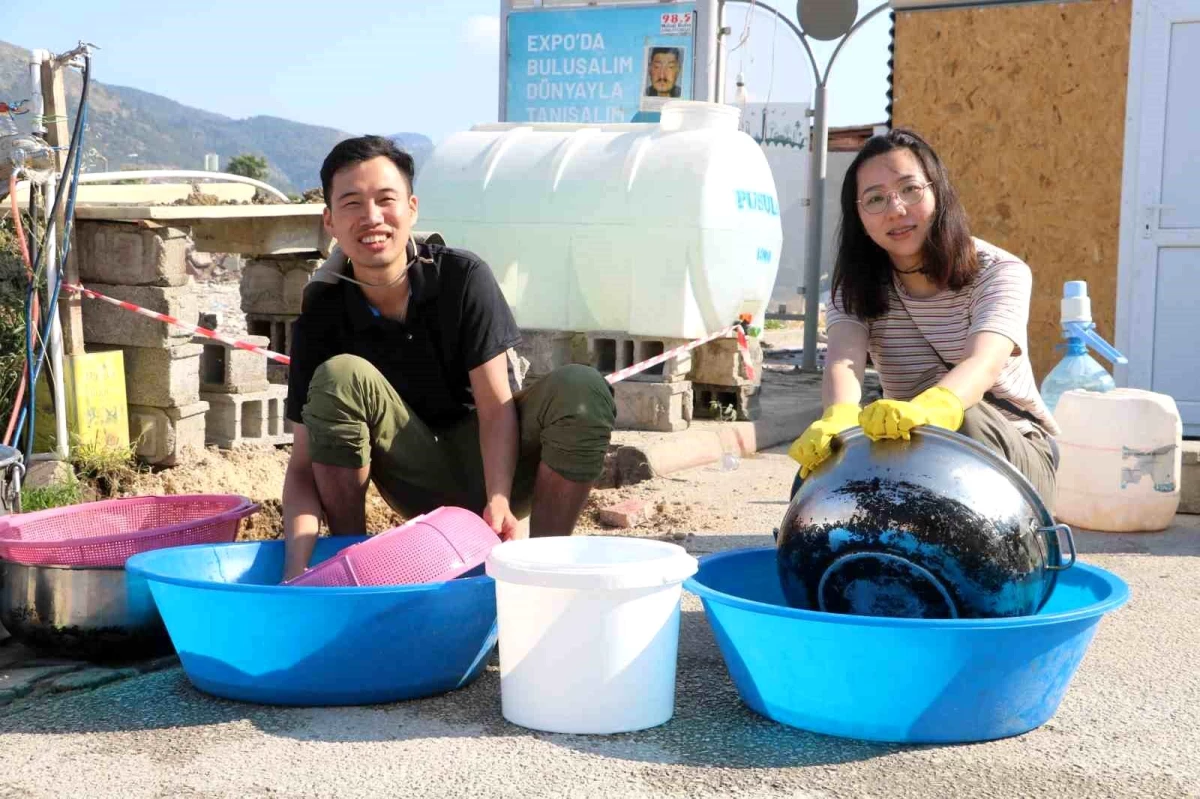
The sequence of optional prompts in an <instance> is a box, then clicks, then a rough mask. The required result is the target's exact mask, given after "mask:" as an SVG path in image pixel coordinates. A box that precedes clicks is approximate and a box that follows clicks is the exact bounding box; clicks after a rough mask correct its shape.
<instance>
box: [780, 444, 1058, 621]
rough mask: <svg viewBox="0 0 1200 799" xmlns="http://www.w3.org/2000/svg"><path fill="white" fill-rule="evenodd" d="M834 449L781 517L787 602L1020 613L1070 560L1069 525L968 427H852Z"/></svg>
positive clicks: (915, 613)
mask: <svg viewBox="0 0 1200 799" xmlns="http://www.w3.org/2000/svg"><path fill="white" fill-rule="evenodd" d="M833 450H834V453H833V455H832V456H831V457H830V458H829V460H827V461H826V462H825V463H823V464H822V465H821V466H820V467H818V469H817V470H816V471H814V472H813V473H812V474H810V475H809V477H808V479H807V480H805V482H804V484H803V485H802V486H801V487H800V490H799V491H797V493H796V495H795V496H794V497H793V498H792V502H791V504H790V505H789V506H788V510H787V512H786V514H785V515H784V518H783V522H782V524H781V525H780V529H779V534H778V538H777V545H778V566H779V577H780V581H781V583H782V586H783V590H784V594H785V595H786V597H787V600H788V602H789V604H791V605H792V606H794V607H802V608H808V609H812V610H825V611H830V612H837V613H856V614H861V615H872V616H899V617H922V618H959V617H961V618H990V617H998V616H1022V615H1028V614H1032V613H1036V612H1037V611H1038V610H1039V609H1041V607H1042V606H1043V605H1044V604H1045V602H1046V600H1047V599H1049V597H1050V594H1051V592H1052V591H1053V590H1054V584H1055V582H1056V578H1057V573H1058V572H1059V571H1062V570H1063V569H1066V568H1069V567H1070V566H1071V565H1072V564H1073V563H1074V562H1075V545H1074V542H1073V541H1072V539H1071V530H1070V528H1069V527H1067V526H1066V525H1061V524H1055V522H1054V519H1053V518H1052V517H1051V516H1050V513H1049V512H1048V511H1047V510H1046V506H1045V505H1044V504H1043V503H1042V500H1041V498H1040V497H1039V496H1038V494H1037V491H1036V490H1034V488H1033V486H1032V485H1030V483H1029V481H1028V480H1026V479H1025V477H1024V476H1023V475H1021V474H1020V472H1018V471H1017V470H1016V469H1014V468H1013V467H1012V466H1011V465H1010V464H1009V463H1008V462H1007V461H1005V460H1004V459H1003V458H1001V457H1000V456H998V455H996V454H995V453H993V452H992V451H991V450H989V449H988V448H987V447H985V446H983V445H982V444H979V443H977V442H975V441H972V440H971V439H969V438H967V437H965V436H962V435H959V434H957V433H952V432H950V431H948V430H943V429H941V428H937V427H919V428H917V429H915V430H913V431H912V438H911V440H909V441H878V442H872V441H871V440H870V439H869V438H867V436H866V434H864V433H863V432H862V429H861V428H857V427H856V428H852V429H851V430H848V431H846V432H844V433H842V434H841V435H839V436H837V437H836V438H835V439H834V443H833ZM1060 536H1061V537H1063V538H1065V541H1066V543H1067V548H1068V550H1069V553H1070V554H1069V557H1068V558H1067V559H1065V560H1064V558H1063V555H1062V546H1061V544H1060Z"/></svg>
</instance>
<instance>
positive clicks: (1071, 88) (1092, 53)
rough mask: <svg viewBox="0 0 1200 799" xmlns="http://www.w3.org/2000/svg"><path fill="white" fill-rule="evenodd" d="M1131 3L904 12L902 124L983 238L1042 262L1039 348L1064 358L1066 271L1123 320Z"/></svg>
mask: <svg viewBox="0 0 1200 799" xmlns="http://www.w3.org/2000/svg"><path fill="white" fill-rule="evenodd" d="M1130 3H1131V0H1086V1H1081V2H1070V3H1040V4H1031V5H1017V6H1004V7H991V8H977V9H952V10H942V11H909V12H899V13H897V15H896V17H897V19H896V33H895V35H896V55H895V73H894V89H893V91H894V105H893V120H894V122H893V124H895V125H896V126H907V127H912V128H914V129H915V130H917V131H918V132H919V133H921V135H923V136H925V137H926V138H927V139H928V140H929V141H930V142H931V143H932V144H933V146H934V148H935V149H936V150H937V151H938V154H939V155H940V156H941V157H942V159H943V160H944V161H945V162H946V164H947V166H948V167H949V169H950V173H951V178H952V180H953V181H954V183H955V186H956V187H957V188H958V191H959V194H960V195H961V197H962V199H963V202H964V203H965V205H966V208H967V213H968V214H969V216H970V219H971V228H972V232H973V233H974V234H975V235H976V236H979V237H980V238H984V239H987V240H989V241H991V242H993V243H994V244H996V245H998V246H1000V247H1003V248H1004V249H1006V250H1008V251H1010V252H1012V253H1014V254H1016V255H1018V256H1020V257H1021V258H1023V259H1024V260H1025V261H1026V262H1027V263H1028V264H1029V265H1030V267H1031V268H1032V269H1033V274H1034V299H1033V303H1032V306H1031V308H1030V325H1029V344H1030V356H1031V357H1032V359H1033V366H1034V372H1035V374H1036V375H1037V377H1038V380H1039V381H1040V380H1041V379H1042V378H1043V377H1044V376H1045V374H1046V372H1047V371H1049V369H1050V368H1052V367H1053V365H1054V363H1055V362H1056V361H1057V357H1058V354H1057V353H1056V352H1055V350H1054V345H1055V344H1057V343H1058V342H1059V331H1058V322H1059V306H1058V300H1059V297H1060V296H1061V294H1062V284H1063V281H1065V280H1086V281H1087V282H1088V291H1089V293H1090V294H1091V296H1092V312H1093V315H1094V316H1095V318H1096V323H1097V326H1098V327H1099V331H1100V333H1101V335H1103V336H1104V337H1105V338H1107V339H1108V340H1110V341H1111V340H1112V338H1113V332H1114V327H1115V321H1116V296H1117V242H1118V228H1119V223H1120V200H1121V162H1122V157H1123V148H1124V135H1125V126H1124V118H1125V85H1126V76H1127V70H1128V64H1129V27H1130Z"/></svg>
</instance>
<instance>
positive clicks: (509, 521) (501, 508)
mask: <svg viewBox="0 0 1200 799" xmlns="http://www.w3.org/2000/svg"><path fill="white" fill-rule="evenodd" d="M483 520H484V521H485V522H487V523H488V526H489V527H491V528H492V531H493V532H495V533H496V535H498V536H500V540H501V541H511V540H513V539H515V538H516V537H517V530H518V527H519V525H518V522H517V517H516V516H513V513H512V510H511V509H510V508H509V507H508V500H507V499H505V498H504V497H492V500H491V502H489V503H488V504H487V507H486V508H484V509H483Z"/></svg>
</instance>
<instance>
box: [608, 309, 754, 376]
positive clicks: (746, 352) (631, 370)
mask: <svg viewBox="0 0 1200 799" xmlns="http://www.w3.org/2000/svg"><path fill="white" fill-rule="evenodd" d="M731 331H733V332H736V333H737V340H738V349H739V350H741V353H742V362H743V365H744V366H745V369H746V377H747V378H749V379H750V380H753V379H754V366H753V365H751V361H750V344H749V343H748V342H747V341H746V334H745V333H744V332H742V326H741V325H740V324H736V325H730V326H729V327H726V328H724V329H722V330H718V331H717V332H716V333H713V334H712V335H711V336H709V337H708V338H698V339H696V340H695V341H689V342H688V343H687V344H681V345H680V346H678V347H675V348H674V349H670V350H667V351H666V352H664V353H663V354H661V355H655V356H654V357H653V358H648V359H646V360H644V361H642V362H640V363H635V364H633V365H632V366H627V367H625V368H624V369H618V370H617V371H615V372H613V373H612V374H608V375H605V376H604V379H605V380H607V381H608V382H609V384H610V385H611V384H613V383H619V382H621V381H622V380H624V379H625V378H627V377H632V376H633V375H636V374H638V373H639V372H644V371H646V370H647V369H649V368H650V367H651V366H657V365H658V364H660V363H664V362H665V361H669V360H671V359H672V358H674V357H676V356H677V355H680V354H681V353H684V352H689V351H691V350H694V349H696V348H697V347H700V346H703V345H704V344H707V343H708V342H710V341H713V340H714V339H718V338H724V337H725V336H728V335H729V333H730V332H731Z"/></svg>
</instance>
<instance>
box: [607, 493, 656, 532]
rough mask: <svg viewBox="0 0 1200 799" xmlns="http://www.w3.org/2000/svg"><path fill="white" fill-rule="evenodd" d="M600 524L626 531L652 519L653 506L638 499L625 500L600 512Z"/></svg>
mask: <svg viewBox="0 0 1200 799" xmlns="http://www.w3.org/2000/svg"><path fill="white" fill-rule="evenodd" d="M599 515H600V523H601V524H604V525H607V526H609V527H620V528H622V529H628V528H630V527H636V526H638V525H639V524H641V523H642V522H645V521H649V520H650V519H652V518H654V505H653V504H652V503H649V502H646V501H644V500H640V499H627V500H625V501H624V502H618V503H617V504H616V505H609V506H608V507H607V508H603V509H601V511H600V514H599Z"/></svg>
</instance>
